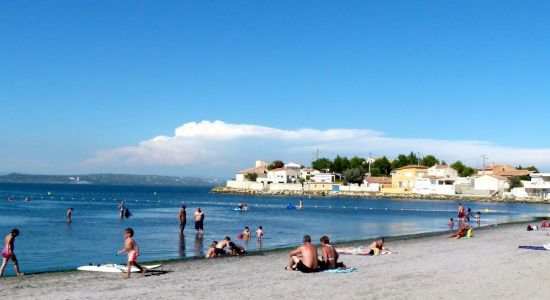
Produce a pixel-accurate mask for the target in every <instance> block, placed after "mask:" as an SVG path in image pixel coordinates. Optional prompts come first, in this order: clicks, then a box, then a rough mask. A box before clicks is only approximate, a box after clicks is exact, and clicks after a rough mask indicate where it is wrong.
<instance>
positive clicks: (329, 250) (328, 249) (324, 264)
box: [319, 235, 345, 270]
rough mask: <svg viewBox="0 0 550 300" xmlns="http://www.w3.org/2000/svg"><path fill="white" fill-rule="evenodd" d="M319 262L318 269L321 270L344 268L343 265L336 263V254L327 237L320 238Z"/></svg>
mask: <svg viewBox="0 0 550 300" xmlns="http://www.w3.org/2000/svg"><path fill="white" fill-rule="evenodd" d="M320 241H321V249H322V252H321V258H322V259H321V261H320V262H319V268H320V269H321V270H332V269H337V268H340V267H341V268H345V266H344V264H342V263H338V257H339V255H338V252H337V251H336V249H334V246H332V245H331V244H330V241H329V238H328V236H326V235H325V236H323V237H321V240H320Z"/></svg>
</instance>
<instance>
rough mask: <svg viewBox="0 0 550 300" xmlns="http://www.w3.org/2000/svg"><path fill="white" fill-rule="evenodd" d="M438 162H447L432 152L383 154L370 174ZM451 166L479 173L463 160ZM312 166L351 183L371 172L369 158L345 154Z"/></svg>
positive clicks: (461, 172) (467, 173)
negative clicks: (423, 154)
mask: <svg viewBox="0 0 550 300" xmlns="http://www.w3.org/2000/svg"><path fill="white" fill-rule="evenodd" d="M437 164H447V163H446V162H445V161H443V160H439V159H438V158H437V157H435V156H434V155H431V154H430V155H426V156H423V157H419V156H418V155H417V154H416V153H414V152H411V153H409V154H399V155H398V156H397V158H396V159H394V160H392V161H390V160H389V159H388V158H387V157H386V156H383V157H381V158H377V159H376V160H374V161H373V162H372V163H371V164H370V174H371V176H390V174H391V172H392V171H393V170H395V169H398V168H401V167H404V166H407V165H421V166H426V167H432V166H434V165H437ZM450 166H451V168H453V169H455V170H456V171H457V172H458V174H459V175H460V176H462V177H467V176H471V175H474V174H476V173H477V170H476V169H475V168H472V167H469V166H466V165H465V164H464V163H462V162H461V161H456V162H455V163H453V164H451V165H450ZM311 167H312V168H313V169H316V170H320V171H325V172H334V173H341V174H344V177H345V178H346V179H347V181H348V182H351V183H354V182H360V181H362V179H363V175H364V174H367V173H369V163H368V161H367V159H365V158H362V157H357V156H355V157H353V158H351V159H348V158H347V157H345V156H336V158H334V159H333V160H330V159H328V158H319V159H317V160H315V161H313V162H311ZM347 175H351V176H347ZM354 179H355V180H354Z"/></svg>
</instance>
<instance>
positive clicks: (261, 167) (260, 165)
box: [235, 160, 268, 182]
mask: <svg viewBox="0 0 550 300" xmlns="http://www.w3.org/2000/svg"><path fill="white" fill-rule="evenodd" d="M267 165H268V163H267V162H266V161H263V160H257V161H256V165H255V166H254V167H252V168H248V169H245V170H242V171H239V172H237V174H235V181H238V182H243V181H250V180H248V178H246V175H247V174H252V173H253V174H256V175H258V177H265V176H266V175H265V174H266V173H267Z"/></svg>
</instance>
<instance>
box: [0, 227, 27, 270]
mask: <svg viewBox="0 0 550 300" xmlns="http://www.w3.org/2000/svg"><path fill="white" fill-rule="evenodd" d="M17 236H19V229H12V231H11V232H10V233H9V234H8V235H7V236H6V239H5V244H4V249H3V250H2V266H1V267H0V277H2V275H4V269H5V268H6V265H7V264H8V260H10V259H11V261H12V262H13V268H14V269H15V274H17V276H21V275H23V273H21V272H20V271H19V262H18V261H17V257H16V256H15V253H13V249H14V248H15V238H16V237H17Z"/></svg>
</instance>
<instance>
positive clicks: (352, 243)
mask: <svg viewBox="0 0 550 300" xmlns="http://www.w3.org/2000/svg"><path fill="white" fill-rule="evenodd" d="M541 218H542V217H535V218H533V219H530V220H528V221H512V222H506V223H499V224H489V225H483V226H480V227H475V228H473V229H474V230H475V231H485V230H490V229H492V228H495V227H507V226H515V225H522V224H529V223H535V222H540V219H541ZM470 223H471V224H472V223H474V224H475V222H470ZM453 231H454V230H453ZM453 231H451V230H438V231H427V232H421V233H411V234H401V235H388V236H383V237H384V239H385V240H386V242H390V243H394V242H402V241H409V240H415V239H423V238H431V237H438V236H446V235H448V234H449V233H450V232H453ZM378 237H380V236H378V235H377V236H373V237H370V238H366V239H356V240H345V241H336V242H333V243H331V244H332V245H335V246H339V247H354V246H357V245H358V244H365V243H368V242H372V241H373V240H374V239H376V238H378ZM313 245H315V246H316V247H320V243H317V242H314V243H313ZM295 248H296V246H288V247H279V248H273V249H266V250H261V251H251V252H247V253H246V254H245V255H241V256H238V257H255V256H263V255H267V254H271V253H279V252H285V251H290V250H293V249H295ZM230 258H235V256H222V257H217V258H214V259H216V260H218V259H230ZM209 260H211V259H206V258H204V257H202V256H189V257H184V258H171V259H160V260H151V261H140V262H139V263H140V264H142V265H154V264H163V265H170V264H179V263H185V262H192V261H209ZM108 263H112V262H106V263H104V264H108ZM8 267H10V263H8V266H7V268H8ZM81 272H83V271H79V270H77V269H76V267H75V268H71V269H60V270H50V271H39V272H30V273H27V272H24V273H25V276H36V275H48V274H70V273H81ZM4 277H6V278H10V277H16V276H15V275H5V274H4ZM0 280H1V278H0Z"/></svg>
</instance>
